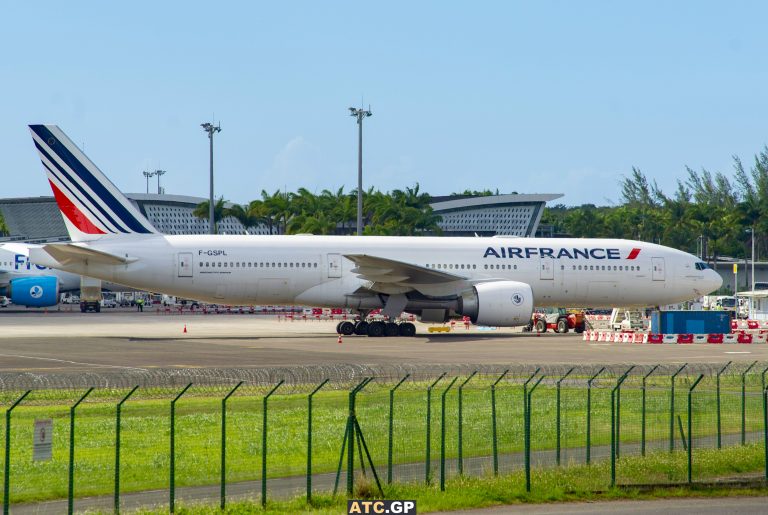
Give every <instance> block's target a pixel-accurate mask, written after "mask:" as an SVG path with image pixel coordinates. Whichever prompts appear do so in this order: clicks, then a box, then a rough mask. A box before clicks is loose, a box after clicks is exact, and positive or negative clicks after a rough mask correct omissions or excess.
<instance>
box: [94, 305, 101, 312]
mask: <svg viewBox="0 0 768 515" xmlns="http://www.w3.org/2000/svg"><path fill="white" fill-rule="evenodd" d="M93 310H94V311H95V312H96V313H101V306H99V305H98V304H96V307H95V308H93Z"/></svg>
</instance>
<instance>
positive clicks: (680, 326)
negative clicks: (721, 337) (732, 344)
mask: <svg viewBox="0 0 768 515" xmlns="http://www.w3.org/2000/svg"><path fill="white" fill-rule="evenodd" d="M730 332H731V317H730V315H729V314H728V313H727V312H724V311H654V312H653V313H651V333H658V334H718V333H720V334H725V333H730Z"/></svg>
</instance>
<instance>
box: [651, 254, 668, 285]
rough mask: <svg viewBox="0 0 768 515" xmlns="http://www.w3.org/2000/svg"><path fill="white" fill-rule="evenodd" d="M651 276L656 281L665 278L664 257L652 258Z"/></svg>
mask: <svg viewBox="0 0 768 515" xmlns="http://www.w3.org/2000/svg"><path fill="white" fill-rule="evenodd" d="M651 267H652V269H651V278H652V279H653V280H654V281H663V280H664V278H665V272H664V258H660V257H655V258H651Z"/></svg>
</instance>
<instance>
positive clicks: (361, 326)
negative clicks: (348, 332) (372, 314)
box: [355, 320, 368, 336]
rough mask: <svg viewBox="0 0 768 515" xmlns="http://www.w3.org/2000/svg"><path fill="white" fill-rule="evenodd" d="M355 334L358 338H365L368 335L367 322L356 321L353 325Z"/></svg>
mask: <svg viewBox="0 0 768 515" xmlns="http://www.w3.org/2000/svg"><path fill="white" fill-rule="evenodd" d="M355 334H356V335H358V336H365V335H366V334H368V322H366V321H365V320H358V321H357V323H355Z"/></svg>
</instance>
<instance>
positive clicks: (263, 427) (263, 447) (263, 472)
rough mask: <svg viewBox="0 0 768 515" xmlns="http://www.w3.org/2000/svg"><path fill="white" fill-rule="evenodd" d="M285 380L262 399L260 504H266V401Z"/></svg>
mask: <svg viewBox="0 0 768 515" xmlns="http://www.w3.org/2000/svg"><path fill="white" fill-rule="evenodd" d="M284 382H285V379H281V380H280V382H279V383H277V384H276V385H275V386H273V387H272V389H271V390H270V391H269V392H268V393H267V394H266V395H265V396H264V399H262V401H261V403H262V418H261V505H262V506H266V505H267V401H268V400H269V398H270V397H272V394H273V393H275V390H277V389H278V388H279V387H280V385H281V384H283V383H284Z"/></svg>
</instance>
